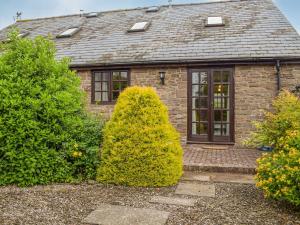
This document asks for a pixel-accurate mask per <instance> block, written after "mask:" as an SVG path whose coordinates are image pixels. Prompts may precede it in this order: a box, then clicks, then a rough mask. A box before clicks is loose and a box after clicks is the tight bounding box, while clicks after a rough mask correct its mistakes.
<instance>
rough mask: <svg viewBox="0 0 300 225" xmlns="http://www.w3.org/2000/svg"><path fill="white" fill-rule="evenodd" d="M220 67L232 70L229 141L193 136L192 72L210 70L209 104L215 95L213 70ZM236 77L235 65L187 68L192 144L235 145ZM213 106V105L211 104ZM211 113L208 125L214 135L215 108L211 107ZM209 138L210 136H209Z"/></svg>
mask: <svg viewBox="0 0 300 225" xmlns="http://www.w3.org/2000/svg"><path fill="white" fill-rule="evenodd" d="M220 69H226V70H231V78H230V83H231V85H230V87H231V90H230V95H229V98H230V104H229V107H230V112H231V115H230V134H229V135H230V138H229V141H226V140H225V141H218V142H215V141H207V140H203V139H201V138H200V137H199V136H198V137H197V136H195V135H194V136H193V135H192V72H195V71H205V70H206V71H208V85H209V93H208V101H209V102H208V105H210V104H211V101H212V97H213V88H212V86H213V82H212V80H211V79H212V75H211V73H212V71H213V70H220ZM234 77H235V68H234V65H232V66H205V67H201V66H200V67H190V68H188V70H187V101H188V102H187V143H190V144H226V145H234V144H235V83H234V80H235V79H234ZM209 107H211V106H209ZM208 111H209V115H208V120H209V121H208V123H209V124H210V125H209V127H208V132H209V134H208V135H209V137H212V136H213V135H212V125H211V124H212V116H213V115H212V114H213V109H212V108H210V110H208ZM208 139H209V138H208Z"/></svg>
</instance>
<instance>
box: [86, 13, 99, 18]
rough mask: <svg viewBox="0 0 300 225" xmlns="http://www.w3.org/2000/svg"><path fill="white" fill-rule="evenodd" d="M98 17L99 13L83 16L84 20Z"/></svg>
mask: <svg viewBox="0 0 300 225" xmlns="http://www.w3.org/2000/svg"><path fill="white" fill-rule="evenodd" d="M98 15H99V13H97V12H90V13H87V14H86V15H85V17H86V18H92V17H97V16H98Z"/></svg>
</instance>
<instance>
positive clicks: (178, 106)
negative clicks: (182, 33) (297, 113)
mask: <svg viewBox="0 0 300 225" xmlns="http://www.w3.org/2000/svg"><path fill="white" fill-rule="evenodd" d="M161 70H163V71H166V80H165V85H164V86H162V85H161V84H160V79H159V71H161ZM78 74H79V75H80V77H81V79H82V88H83V90H84V91H85V92H86V93H87V96H86V97H87V107H88V109H89V110H90V111H93V112H97V113H103V115H104V116H106V117H109V115H110V114H111V112H112V111H113V107H114V105H95V104H91V72H90V71H80V72H78ZM234 79H235V142H236V146H237V147H240V146H241V145H242V142H243V140H244V139H245V138H247V137H248V136H249V134H250V132H251V131H252V130H253V126H252V123H251V122H252V121H254V120H259V119H261V118H262V117H263V110H265V109H267V110H268V109H270V108H271V102H272V100H273V99H274V97H275V96H276V94H277V83H276V82H277V78H276V70H275V67H274V66H270V65H251V66H249V65H245V66H242V65H239V66H236V67H235V75H234ZM296 84H300V65H283V66H282V86H283V87H284V88H293V87H294V86H295V85H296ZM131 85H139V86H152V87H154V88H155V89H156V91H157V93H158V94H159V96H160V97H161V99H162V101H163V102H164V103H165V104H166V105H167V106H168V108H169V114H170V119H171V122H172V123H173V124H174V126H175V127H176V129H177V130H178V131H179V132H180V133H181V136H182V139H184V140H186V134H187V68H186V67H184V66H178V67H143V68H142V67H141V68H132V69H131Z"/></svg>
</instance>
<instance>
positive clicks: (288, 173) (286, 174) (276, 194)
mask: <svg viewBox="0 0 300 225" xmlns="http://www.w3.org/2000/svg"><path fill="white" fill-rule="evenodd" d="M257 162H258V168H257V175H256V180H257V183H256V186H257V187H259V188H261V189H262V190H263V191H264V194H265V196H266V197H269V198H274V199H277V200H285V201H288V202H290V203H292V204H294V205H297V206H299V205H300V150H299V149H296V148H289V149H283V150H281V151H278V152H274V153H272V154H266V155H264V156H263V157H262V158H261V159H259V160H257Z"/></svg>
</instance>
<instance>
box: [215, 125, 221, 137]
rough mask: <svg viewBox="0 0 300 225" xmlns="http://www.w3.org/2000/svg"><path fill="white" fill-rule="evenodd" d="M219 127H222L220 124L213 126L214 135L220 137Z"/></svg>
mask: <svg viewBox="0 0 300 225" xmlns="http://www.w3.org/2000/svg"><path fill="white" fill-rule="evenodd" d="M221 126H222V125H221V124H220V123H215V124H214V135H216V136H221Z"/></svg>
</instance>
